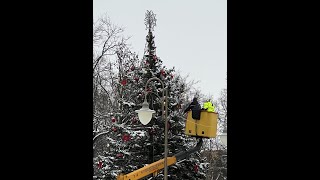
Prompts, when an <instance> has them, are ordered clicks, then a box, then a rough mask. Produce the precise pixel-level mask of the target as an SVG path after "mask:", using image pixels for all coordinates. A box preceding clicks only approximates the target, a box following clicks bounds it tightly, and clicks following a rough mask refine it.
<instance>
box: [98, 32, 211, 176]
mask: <svg viewBox="0 0 320 180" xmlns="http://www.w3.org/2000/svg"><path fill="white" fill-rule="evenodd" d="M146 41H147V43H146V49H145V54H144V57H143V59H142V60H141V62H140V63H136V61H133V62H130V60H128V59H127V60H126V56H125V54H127V53H120V54H119V55H118V60H117V67H118V76H117V77H118V79H117V81H114V82H116V83H115V84H113V85H112V86H113V87H114V91H112V94H113V96H115V97H116V99H117V103H118V106H117V107H118V109H116V110H114V111H113V112H110V113H109V114H110V115H111V116H110V117H109V119H108V121H109V122H112V123H111V124H110V125H108V126H107V127H106V129H110V133H108V136H107V137H106V142H107V143H106V145H105V146H107V150H106V151H105V152H104V153H103V155H100V156H99V157H97V158H96V159H95V160H94V161H95V167H98V169H99V170H98V171H99V173H100V175H101V176H100V177H103V178H104V179H115V178H116V175H117V174H119V173H120V172H123V173H130V172H132V171H134V170H136V169H138V168H141V167H143V166H145V165H146V164H150V163H152V162H154V161H157V160H159V159H162V158H163V157H164V125H165V124H164V120H163V119H162V112H161V99H162V92H163V88H162V85H161V83H160V82H157V81H153V82H150V83H149V86H148V87H147V90H148V95H147V100H148V102H149V104H150V109H153V110H155V111H156V113H155V115H154V116H153V118H152V120H151V121H150V123H149V124H148V125H146V126H143V125H142V124H141V123H140V122H139V120H138V117H137V114H136V113H135V112H134V111H135V110H136V109H140V108H141V106H140V105H141V103H142V102H143V100H144V95H145V92H144V91H145V85H146V82H147V81H148V79H149V78H151V77H157V78H159V79H161V80H162V81H163V82H164V84H165V86H166V87H167V88H168V95H169V97H168V101H169V102H168V109H169V111H168V120H169V132H168V133H169V138H168V142H169V143H168V144H169V154H168V156H172V155H174V154H176V153H178V152H180V151H183V150H187V149H189V148H192V147H194V146H195V139H194V138H190V137H187V136H185V135H184V127H185V119H184V117H185V115H183V110H184V109H182V102H183V97H184V96H185V89H186V84H185V81H183V79H182V78H181V77H180V76H179V74H177V73H176V72H175V69H174V68H171V69H168V68H166V67H165V66H164V65H163V62H162V60H161V59H160V58H159V57H157V55H156V47H155V43H154V36H153V34H152V30H151V28H150V26H149V32H148V35H147V37H146ZM118 52H124V51H118ZM127 58H128V57H127ZM131 58H132V57H131ZM129 59H130V58H129ZM126 62H129V63H126ZM201 163H202V160H201V159H200V157H199V156H198V154H194V155H191V157H189V158H187V159H186V160H184V161H182V162H178V163H177V164H175V165H173V166H170V167H169V168H168V170H169V171H168V175H169V179H178V178H180V179H181V178H182V179H205V174H204V173H203V172H204V168H202V166H201ZM149 177H151V176H149ZM149 177H146V178H144V179H147V178H149ZM154 179H163V171H162V172H161V173H160V174H159V175H158V176H157V177H155V178H154Z"/></svg>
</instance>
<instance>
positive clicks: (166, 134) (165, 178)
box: [164, 88, 168, 180]
mask: <svg viewBox="0 0 320 180" xmlns="http://www.w3.org/2000/svg"><path fill="white" fill-rule="evenodd" d="M165 91H166V97H165V103H166V114H165V123H166V124H165V130H164V180H167V179H168V166H167V157H168V119H167V117H168V98H167V96H168V89H167V88H166V89H165Z"/></svg>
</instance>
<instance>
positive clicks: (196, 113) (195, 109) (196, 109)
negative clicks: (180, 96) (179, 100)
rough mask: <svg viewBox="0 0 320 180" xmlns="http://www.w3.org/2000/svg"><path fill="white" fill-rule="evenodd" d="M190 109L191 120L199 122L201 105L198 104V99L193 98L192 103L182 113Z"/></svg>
mask: <svg viewBox="0 0 320 180" xmlns="http://www.w3.org/2000/svg"><path fill="white" fill-rule="evenodd" d="M190 109H191V110H192V118H193V119H197V120H200V113H201V105H200V104H199V103H198V98H196V97H194V98H193V100H192V102H191V103H190V104H189V106H188V107H187V108H186V109H185V110H184V113H186V112H188V111H189V110H190Z"/></svg>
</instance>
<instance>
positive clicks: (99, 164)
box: [98, 161, 102, 169]
mask: <svg viewBox="0 0 320 180" xmlns="http://www.w3.org/2000/svg"><path fill="white" fill-rule="evenodd" d="M98 168H99V169H101V168H102V162H101V161H99V163H98Z"/></svg>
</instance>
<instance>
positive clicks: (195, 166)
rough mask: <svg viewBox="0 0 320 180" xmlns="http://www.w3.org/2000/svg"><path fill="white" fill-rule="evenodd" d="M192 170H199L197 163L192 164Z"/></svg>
mask: <svg viewBox="0 0 320 180" xmlns="http://www.w3.org/2000/svg"><path fill="white" fill-rule="evenodd" d="M193 170H194V172H198V171H199V166H198V165H197V164H195V165H194V167H193Z"/></svg>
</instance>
